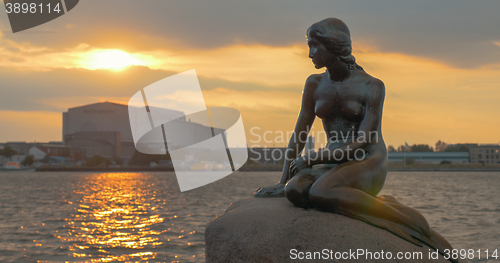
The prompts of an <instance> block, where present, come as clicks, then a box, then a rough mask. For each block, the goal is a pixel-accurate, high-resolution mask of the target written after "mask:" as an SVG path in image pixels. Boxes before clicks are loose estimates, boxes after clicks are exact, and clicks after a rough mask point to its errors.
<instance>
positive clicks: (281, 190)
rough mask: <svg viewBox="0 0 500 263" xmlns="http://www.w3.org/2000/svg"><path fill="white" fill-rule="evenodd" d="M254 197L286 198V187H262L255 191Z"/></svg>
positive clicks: (282, 185) (278, 185) (279, 185)
mask: <svg viewBox="0 0 500 263" xmlns="http://www.w3.org/2000/svg"><path fill="white" fill-rule="evenodd" d="M253 196H254V197H285V185H284V184H276V185H271V186H266V187H260V188H258V189H257V190H255V193H254V194H253Z"/></svg>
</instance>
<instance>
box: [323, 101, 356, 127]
mask: <svg viewBox="0 0 500 263" xmlns="http://www.w3.org/2000/svg"><path fill="white" fill-rule="evenodd" d="M314 111H315V113H316V116H318V117H319V118H321V119H323V120H328V119H330V120H332V119H339V118H340V119H343V120H346V121H348V122H351V123H357V122H360V121H361V120H362V119H363V114H364V107H363V104H362V103H361V102H359V101H356V100H352V99H351V100H349V99H345V98H343V99H339V100H336V99H329V100H327V99H320V100H317V101H316V105H315V108H314Z"/></svg>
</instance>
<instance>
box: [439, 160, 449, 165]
mask: <svg viewBox="0 0 500 263" xmlns="http://www.w3.org/2000/svg"><path fill="white" fill-rule="evenodd" d="M439 164H451V161H448V160H442V161H441V162H440V163H439Z"/></svg>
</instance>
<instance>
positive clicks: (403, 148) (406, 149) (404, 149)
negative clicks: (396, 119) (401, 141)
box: [398, 145, 411, 152]
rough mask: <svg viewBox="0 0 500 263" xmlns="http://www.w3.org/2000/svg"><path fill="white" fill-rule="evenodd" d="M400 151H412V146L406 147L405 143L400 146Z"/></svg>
mask: <svg viewBox="0 0 500 263" xmlns="http://www.w3.org/2000/svg"><path fill="white" fill-rule="evenodd" d="M398 152H411V147H406V146H405V145H401V146H399V147H398Z"/></svg>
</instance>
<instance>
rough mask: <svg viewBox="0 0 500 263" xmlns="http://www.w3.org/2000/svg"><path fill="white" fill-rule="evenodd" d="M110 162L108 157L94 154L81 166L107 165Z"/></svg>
mask: <svg viewBox="0 0 500 263" xmlns="http://www.w3.org/2000/svg"><path fill="white" fill-rule="evenodd" d="M110 164H111V160H110V159H108V158H104V157H102V156H100V155H95V156H94V157H92V158H90V159H88V160H87V162H85V164H83V166H87V167H107V166H108V165H110Z"/></svg>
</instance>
